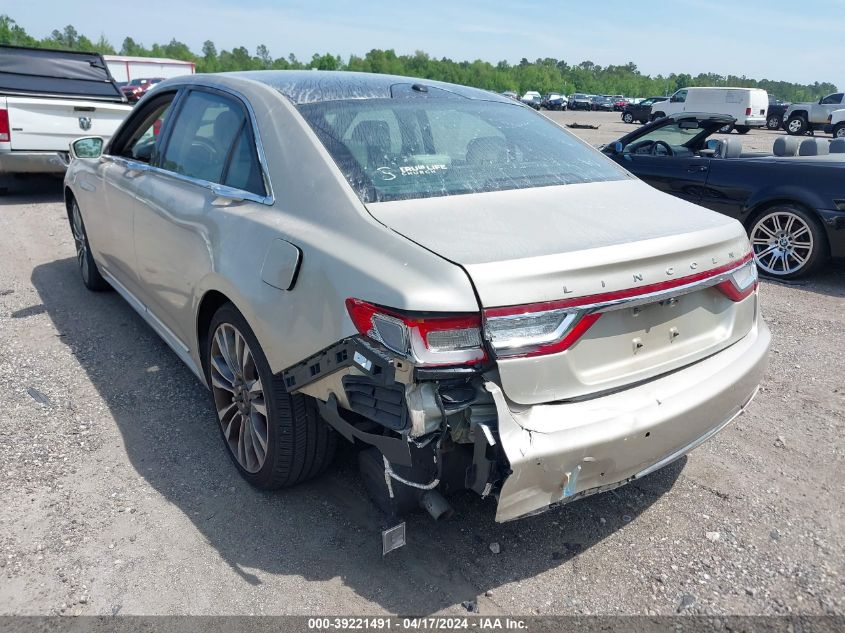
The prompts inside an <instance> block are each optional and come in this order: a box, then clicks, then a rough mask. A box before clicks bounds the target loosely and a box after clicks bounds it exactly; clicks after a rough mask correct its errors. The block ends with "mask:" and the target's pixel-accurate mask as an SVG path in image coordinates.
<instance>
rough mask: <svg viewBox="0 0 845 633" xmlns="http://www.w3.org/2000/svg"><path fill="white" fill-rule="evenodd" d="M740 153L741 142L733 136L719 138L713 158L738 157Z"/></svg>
mask: <svg viewBox="0 0 845 633" xmlns="http://www.w3.org/2000/svg"><path fill="white" fill-rule="evenodd" d="M741 155H742V142H741V141H740V140H739V139H735V138H731V137H728V138H723V139H719V143H718V144H717V145H716V151H715V152H714V153H713V158H739V157H740V156H741Z"/></svg>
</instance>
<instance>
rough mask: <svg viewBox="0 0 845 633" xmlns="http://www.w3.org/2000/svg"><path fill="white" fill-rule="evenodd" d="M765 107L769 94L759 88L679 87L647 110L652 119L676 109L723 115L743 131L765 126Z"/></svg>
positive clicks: (767, 104) (766, 107) (741, 132)
mask: <svg viewBox="0 0 845 633" xmlns="http://www.w3.org/2000/svg"><path fill="white" fill-rule="evenodd" d="M768 107H769V95H768V93H767V92H766V91H765V90H761V89H760V88H682V89H681V90H678V91H677V92H676V93H675V94H673V95H672V96H671V97H670V98H669V99H668V100H667V101H660V102H658V103H655V104H654V105H653V106H652V107H651V113H652V118H656V119H659V118H661V117H664V116H668V115H670V114H676V113H678V112H706V113H708V114H727V115H730V116H732V117H734V118H735V119H736V123H735V124H734V127H735V128H736V131H737V132H739V133H740V134H745V133H746V132H748V130H750V129H751V128H753V127H763V126H764V125H766V110H767V109H768ZM720 131H722V132H730V129H727V130H720Z"/></svg>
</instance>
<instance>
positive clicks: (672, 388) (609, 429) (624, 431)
mask: <svg viewBox="0 0 845 633" xmlns="http://www.w3.org/2000/svg"><path fill="white" fill-rule="evenodd" d="M770 342H771V334H770V332H769V329H768V327H767V326H766V324H765V322H764V321H763V320H762V319H758V320H757V324H756V325H755V327H754V328H753V329H752V330H751V331H750V332H749V333H748V334H747V335H746V336H745V337H744V338H743V339H742V340H740V341H738V342H737V343H735V344H734V345H732V346H731V347H729V348H727V349H725V350H723V351H721V352H719V353H717V354H715V355H713V356H711V357H710V358H707V359H705V360H702V361H700V362H698V363H696V364H694V365H692V366H689V367H686V368H684V369H682V370H679V371H676V372H673V373H671V374H668V375H666V376H663V377H662V378H658V379H655V380H652V381H649V382H647V383H644V384H642V385H639V386H637V387H633V388H629V389H625V390H623V391H620V392H617V393H612V394H610V395H606V396H602V397H598V398H593V399H590V400H586V401H580V402H569V403H560V404H543V405H535V406H531V407H520V406H519V405H515V404H513V403H510V402H508V400H507V399H506V397H505V395H504V393H503V392H502V390H501V388H500V387H499V386H498V385H497V384H496V383H495V382H493V381H492V380H487V382H486V384H485V386H486V388H487V390H488V391H489V392H490V393H491V394H492V396H493V399H494V401H495V404H496V411H497V416H498V430H499V438H500V442H501V447H502V449H503V450H504V452H505V454H506V456H507V458H508V461H509V463H510V471H511V472H510V475H509V476H508V477H507V478H506V480H505V481H504V483H503V485H502V488H501V491H500V493H499V503H498V509H497V513H496V520H497V521H499V522H502V521H510V520H513V519H517V518H520V517H523V516H526V515H531V514H536V513H538V512H542V511H544V510H546V509H548V508H549V507H551V506H554V505H557V504H561V503H568V502H570V501H573V500H575V499H578V498H581V497H584V496H588V495H590V494H594V493H597V492H602V491H604V490H609V489H611V488H614V487H617V486H621V485H623V484H625V483H628V482H630V481H632V480H633V479H636V478H638V477H644V476H645V475H647V474H649V473H651V472H653V471H655V470H657V469H658V468H662V467H663V466H666V465H667V464H669V463H671V462H672V461H674V460H676V459H679V458H680V457H682V456H683V455H685V454H686V453H688V452H689V451H691V450H692V449H694V448H695V447H696V446H698V445H699V444H701V443H702V442H703V441H705V440H707V439H708V438H710V437H712V436H713V435H715V434H716V433H717V432H719V431H720V430H721V429H722V428H724V427H725V426H726V425H727V424H728V423H729V422H730V421H731V420H732V419H733V418H735V417H736V416H737V415H739V414H740V413H742V412H743V410H744V409H745V407H746V406H747V405H748V403H749V402H750V401H751V399H752V398H753V396H754V395H755V393H756V391H757V387H758V385H759V384H760V381H761V379H762V376H763V372H764V371H765V368H766V364H767V358H768V350H769V345H770Z"/></svg>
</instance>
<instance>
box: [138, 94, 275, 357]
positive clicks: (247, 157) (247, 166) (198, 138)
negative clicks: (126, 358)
mask: <svg viewBox="0 0 845 633" xmlns="http://www.w3.org/2000/svg"><path fill="white" fill-rule="evenodd" d="M253 130H254V128H253V124H252V120H251V118H250V116H249V114H248V112H247V109H246V107H245V105H244V104H243V102H241V101H240V99H239V98H238V97H235V96H234V95H231V94H228V93H224V92H220V91H217V90H213V89H209V88H204V87H202V88H201V87H193V88H191V89H190V90H189V91H187V92H186V94H185V95H184V96H183V97H182V98H180V102H179V104H178V109H177V111H176V112H175V113H174V120H173V123H172V126H171V127H170V129H169V131H168V136H167V138H166V140H165V143H166V144H165V147H164V150H163V152H162V154H161V157H160V159H159V161H158V163H157V165H156V168H155V169H154V170H153V172H152V173H151V174H150V178H149V181H148V182H147V183H145V187H144V189H143V191H140V192H139V193H138V210H137V214H136V217H135V231H134V242H135V252H136V257H137V260H138V271H139V275H140V281H141V283H142V285H143V286H144V290H145V293H146V296H147V297H148V300H149V303H148V308H149V310H150V312H152V313H153V317H154V319H156V320H157V321H158V322H159V323H160V324H161V325H164V326H165V327H166V329H167V331H169V333H170V334H171V335H172V336H173V337H175V338H176V339H177V340H176V341H175V344H176V345H177V346H178V347H181V348H182V351H185V352H187V351H188V348H187V346H186V345H185V344H184V343H185V342H188V341H191V340H192V338H193V334H194V328H195V327H196V318H195V317H196V315H195V310H196V305H195V290H196V288H197V286H198V285H199V283H200V282H201V281H202V280H203V279H204V278H205V277H206V275H208V274H209V273H210V272H211V271H213V270H215V267H216V265H217V262H216V259H215V258H216V257H217V252H216V251H217V250H218V249H217V247H216V245H217V244H219V243H220V241H221V240H223V239H228V240H235V239H237V231H235V230H233V229H234V225H235V223H238V222H240V221H241V220H242V219H243V218H244V217H245V216H248V215H249V213H250V212H251V210H254V209H251V207H252V206H254V205H256V204H258V203H264V202H266V201H267V197H266V193H265V184H264V178H263V173H262V171H261V168H260V165H259V162H258V159H257V155H256V146H255V140H254V131H253ZM230 229H232V230H230ZM243 247H244V249H249V248H250V245H249V244H244V245H243ZM257 275H258V271H256V278H257Z"/></svg>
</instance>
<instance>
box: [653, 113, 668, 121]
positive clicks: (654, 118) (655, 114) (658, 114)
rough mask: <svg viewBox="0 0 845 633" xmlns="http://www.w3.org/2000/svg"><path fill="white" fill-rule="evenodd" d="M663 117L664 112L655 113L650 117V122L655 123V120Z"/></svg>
mask: <svg viewBox="0 0 845 633" xmlns="http://www.w3.org/2000/svg"><path fill="white" fill-rule="evenodd" d="M665 116H666V113H665V112H655V113H654V114H652V115H651V120H652V121H657V119H662V118H664V117H665Z"/></svg>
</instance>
